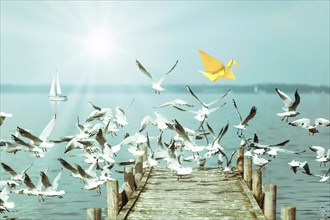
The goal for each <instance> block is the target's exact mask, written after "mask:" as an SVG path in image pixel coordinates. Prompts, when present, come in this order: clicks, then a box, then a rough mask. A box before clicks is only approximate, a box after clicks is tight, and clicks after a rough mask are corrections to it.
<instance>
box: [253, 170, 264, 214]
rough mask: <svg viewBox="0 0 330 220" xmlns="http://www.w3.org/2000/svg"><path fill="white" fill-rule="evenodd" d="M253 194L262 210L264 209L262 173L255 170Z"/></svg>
mask: <svg viewBox="0 0 330 220" xmlns="http://www.w3.org/2000/svg"><path fill="white" fill-rule="evenodd" d="M252 194H253V196H254V198H255V199H256V201H257V203H258V205H259V207H260V208H262V172H261V170H254V171H253V172H252Z"/></svg>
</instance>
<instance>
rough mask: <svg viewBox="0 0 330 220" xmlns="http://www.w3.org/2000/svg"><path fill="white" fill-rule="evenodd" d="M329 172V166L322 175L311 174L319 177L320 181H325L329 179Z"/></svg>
mask: <svg viewBox="0 0 330 220" xmlns="http://www.w3.org/2000/svg"><path fill="white" fill-rule="evenodd" d="M329 173H330V168H329V169H328V171H327V172H326V173H325V174H324V175H318V174H313V176H316V177H320V178H321V179H320V180H319V182H320V183H325V182H327V181H328V179H329V177H330V176H329Z"/></svg>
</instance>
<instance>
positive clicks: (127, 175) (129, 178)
mask: <svg viewBox="0 0 330 220" xmlns="http://www.w3.org/2000/svg"><path fill="white" fill-rule="evenodd" d="M124 181H125V182H127V183H128V184H129V186H130V187H131V189H132V190H133V191H134V190H135V186H134V175H133V167H124Z"/></svg>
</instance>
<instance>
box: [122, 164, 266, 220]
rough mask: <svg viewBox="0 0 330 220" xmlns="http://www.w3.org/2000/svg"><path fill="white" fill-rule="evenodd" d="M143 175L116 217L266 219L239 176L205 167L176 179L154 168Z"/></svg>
mask: <svg viewBox="0 0 330 220" xmlns="http://www.w3.org/2000/svg"><path fill="white" fill-rule="evenodd" d="M145 176H146V177H144V181H143V183H142V184H141V186H140V187H139V188H138V189H137V191H135V192H134V194H133V196H132V198H131V199H130V201H129V202H128V203H127V204H126V206H125V207H123V209H122V210H121V211H120V213H119V215H118V219H134V220H135V219H265V217H264V215H263V213H262V211H261V209H260V208H259V206H258V205H257V203H256V201H255V199H254V197H253V195H252V193H251V192H250V190H249V189H248V187H247V186H246V184H245V183H244V181H243V180H242V178H241V177H239V175H230V176H229V177H228V178H225V177H224V173H223V172H222V171H220V170H219V169H215V168H212V169H208V168H205V169H195V170H193V172H192V174H191V175H189V176H185V177H183V178H181V179H179V180H177V176H176V175H174V174H173V172H172V171H171V170H169V169H164V168H153V169H151V170H150V171H149V172H147V173H145Z"/></svg>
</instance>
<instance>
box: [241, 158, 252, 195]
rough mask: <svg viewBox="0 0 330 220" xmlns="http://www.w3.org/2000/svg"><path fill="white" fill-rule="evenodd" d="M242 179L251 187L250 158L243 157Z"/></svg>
mask: <svg viewBox="0 0 330 220" xmlns="http://www.w3.org/2000/svg"><path fill="white" fill-rule="evenodd" d="M243 176H244V181H245V183H246V185H247V186H248V187H249V189H250V190H251V189H252V158H244V173H243Z"/></svg>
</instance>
